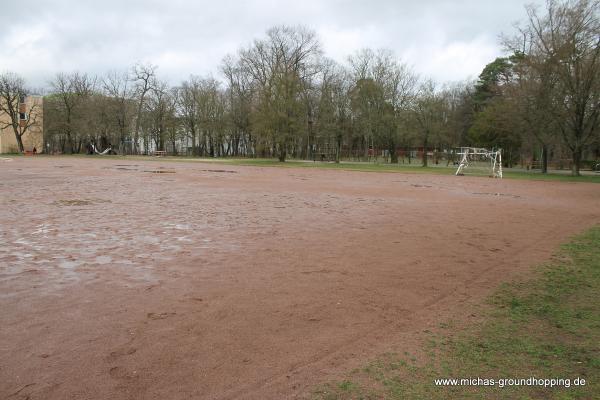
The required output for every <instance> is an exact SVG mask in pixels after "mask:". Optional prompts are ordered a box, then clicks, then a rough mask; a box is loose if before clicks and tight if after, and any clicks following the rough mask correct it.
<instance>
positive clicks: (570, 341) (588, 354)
mask: <svg viewBox="0 0 600 400" xmlns="http://www.w3.org/2000/svg"><path fill="white" fill-rule="evenodd" d="M485 310H486V311H485V317H484V318H483V319H482V321H481V322H479V323H477V324H473V325H471V326H463V327H457V325H455V324H453V323H452V322H444V323H441V324H440V328H441V332H442V333H441V334H440V333H438V334H430V335H429V337H428V340H427V344H425V345H424V348H423V349H422V350H423V354H424V355H421V356H420V357H419V358H418V360H417V358H415V357H411V355H410V354H402V355H399V354H386V355H383V356H381V357H379V358H378V359H376V360H374V361H372V362H371V363H369V364H368V365H366V366H365V367H364V368H361V369H356V370H354V371H352V372H350V373H349V374H348V376H347V377H346V378H345V379H344V380H343V381H342V382H340V383H326V384H323V385H321V386H319V387H317V388H316V389H315V390H314V392H313V394H312V397H313V399H314V400H338V399H445V400H446V399H561V400H562V399H597V398H600V226H599V227H595V228H593V229H591V230H590V231H588V232H587V233H585V234H583V235H581V236H578V237H577V238H575V239H573V241H571V242H570V243H569V244H566V245H564V246H563V247H562V248H561V250H560V253H559V254H558V255H557V257H555V258H554V261H553V262H552V263H550V264H547V265H543V266H540V267H539V269H538V270H537V271H536V272H535V277H534V278H533V279H531V280H528V281H520V282H513V283H509V284H504V285H502V286H501V287H500V288H499V289H498V291H497V292H496V293H495V294H494V295H493V296H492V297H491V298H490V299H489V304H488V305H487V306H486V307H485ZM529 377H535V378H568V379H570V385H571V386H570V387H554V388H550V387H543V386H539V385H538V386H508V385H505V386H504V387H503V388H500V387H499V386H500V384H499V382H497V383H496V385H495V386H482V385H481V386H444V387H442V386H436V385H435V383H434V380H435V379H439V378H475V379H476V378H482V379H485V378H488V379H490V378H493V379H496V380H499V379H503V378H504V379H506V378H529ZM576 378H583V379H585V382H586V384H585V385H584V386H582V385H580V386H576V385H575V384H574V381H575V379H576Z"/></svg>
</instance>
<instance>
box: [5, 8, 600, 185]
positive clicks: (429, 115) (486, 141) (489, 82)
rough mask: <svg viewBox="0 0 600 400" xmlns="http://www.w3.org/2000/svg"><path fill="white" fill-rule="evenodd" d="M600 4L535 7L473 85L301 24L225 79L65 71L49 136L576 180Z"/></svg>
mask: <svg viewBox="0 0 600 400" xmlns="http://www.w3.org/2000/svg"><path fill="white" fill-rule="evenodd" d="M599 9H600V3H599V0H567V1H555V0H549V1H548V2H547V3H546V7H545V8H544V9H543V10H539V9H537V8H535V7H533V6H527V7H526V15H527V20H526V23H524V24H523V25H522V26H520V27H518V28H517V29H516V31H515V33H514V34H513V35H512V36H507V37H504V38H503V44H504V46H505V48H506V50H507V54H508V56H506V57H501V58H497V59H496V60H493V61H492V62H490V63H489V64H488V65H487V66H486V67H485V68H484V69H483V71H482V72H481V74H480V76H479V79H478V80H476V81H473V82H469V81H467V82H459V83H446V84H439V83H437V82H434V81H433V80H430V79H423V78H421V77H419V76H418V75H417V73H416V72H415V71H414V70H413V69H412V68H411V67H409V66H408V65H407V64H406V63H404V62H402V60H399V59H398V58H396V57H395V56H394V54H393V53H392V52H391V51H389V50H385V49H379V50H372V49H364V50H361V51H358V52H356V53H355V54H353V55H351V56H349V57H348V62H347V63H346V64H344V65H342V64H339V63H337V62H335V61H333V60H331V59H329V58H327V57H326V56H325V55H324V53H323V49H322V46H321V44H320V42H319V39H318V37H317V36H316V34H315V32H313V31H311V30H310V29H307V28H305V27H302V26H297V27H289V26H278V27H273V28H271V29H269V30H268V31H267V32H266V35H265V36H264V37H262V38H260V39H256V40H254V41H253V42H252V43H251V44H250V45H248V46H246V47H244V48H242V49H240V50H239V51H238V52H237V53H235V54H231V55H228V56H227V57H225V59H224V60H223V61H222V63H221V66H220V71H219V75H220V76H221V78H222V79H215V78H213V77H211V76H205V77H201V76H193V75H192V76H190V78H189V79H187V80H185V81H183V82H181V84H179V85H176V86H170V85H168V84H167V83H166V82H165V81H163V80H161V79H160V76H159V74H158V69H157V67H156V66H154V65H151V64H136V65H134V66H133V67H132V68H131V69H130V70H128V71H124V72H114V71H113V72H109V73H106V74H105V75H103V76H93V75H90V74H86V73H79V72H74V73H59V74H58V75H56V76H55V77H54V79H52V81H51V83H50V91H49V94H47V95H46V96H45V98H44V119H43V120H44V132H45V141H46V143H47V144H48V145H49V148H50V149H52V150H54V151H60V152H63V153H82V152H85V151H89V147H90V144H91V143H94V144H95V146H96V147H97V148H99V149H106V148H111V149H113V151H114V152H116V153H119V154H148V153H150V152H152V151H155V150H163V151H168V152H170V153H172V154H187V155H193V156H205V157H206V156H209V157H228V156H231V157H237V156H243V157H277V158H278V159H279V160H280V161H282V162H283V161H285V160H286V159H287V158H288V157H293V158H303V159H327V160H331V161H336V162H339V161H340V159H341V158H350V159H358V160H364V159H369V158H371V157H377V156H379V157H381V156H383V157H385V158H386V159H387V160H388V161H389V162H392V163H397V162H399V157H400V158H401V159H402V160H403V162H404V160H405V159H408V162H411V158H412V157H413V156H415V155H416V154H418V155H419V156H420V157H421V162H422V163H423V165H427V163H428V162H429V161H430V160H433V162H436V163H438V162H440V160H441V159H442V157H444V158H445V159H446V162H447V163H449V162H451V161H455V159H454V157H455V155H454V153H453V152H451V151H449V150H450V149H454V148H457V147H460V146H477V147H494V148H502V149H503V152H504V160H505V163H506V165H507V166H511V165H514V164H516V163H518V162H523V159H524V158H527V157H529V158H531V157H534V158H536V159H538V160H539V164H540V167H541V169H542V171H543V172H546V171H547V168H548V163H549V160H557V161H559V162H560V161H561V160H565V159H568V160H569V164H570V165H571V167H572V172H573V174H575V175H578V174H579V170H580V168H581V166H582V163H583V162H584V161H585V160H584V158H585V157H587V158H589V159H595V158H598V156H599V146H600V144H599V143H600V141H599V137H600V134H599V129H598V124H599V118H598V115H599V106H600V74H599V72H600V70H599V68H600V42H599V41H600V23H599V15H598V12H599ZM11 93H12V95H11ZM14 93H26V89H25V85H24V82H23V80H22V79H21V78H19V77H18V76H17V75H15V74H13V73H5V74H2V75H1V76H0V98H2V99H4V101H3V102H1V103H2V104H11V103H12V102H14V101H15V100H14V98H15V96H14ZM11 96H12V97H11ZM4 108H6V107H4ZM3 111H4V112H7V113H8V112H10V110H5V109H2V108H0V112H3ZM15 134H17V132H15ZM21 150H22V149H21ZM415 150H418V151H415ZM428 155H429V156H428Z"/></svg>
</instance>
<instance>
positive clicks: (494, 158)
mask: <svg viewBox="0 0 600 400" xmlns="http://www.w3.org/2000/svg"><path fill="white" fill-rule="evenodd" d="M458 154H459V155H460V156H461V159H460V164H459V165H458V169H457V170H456V174H455V175H464V174H465V170H467V169H468V170H472V171H473V172H475V173H476V171H477V170H480V171H484V173H486V174H487V175H488V176H489V177H491V178H500V179H502V149H496V150H495V149H492V150H488V149H482V148H478V147H461V148H460V151H459V152H458Z"/></svg>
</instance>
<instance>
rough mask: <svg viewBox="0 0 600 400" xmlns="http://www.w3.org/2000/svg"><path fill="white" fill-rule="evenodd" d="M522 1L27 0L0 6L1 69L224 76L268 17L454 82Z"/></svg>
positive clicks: (36, 79) (41, 83)
mask: <svg viewBox="0 0 600 400" xmlns="http://www.w3.org/2000/svg"><path fill="white" fill-rule="evenodd" d="M525 1H526V0H503V1H498V0H463V1H461V0H457V1H442V0H414V1H404V0H396V1H393V0H365V1H341V0H321V1H318V0H304V1H272V0H271V1H269V0H248V1H239V2H236V1H230V0H214V1H193V0H187V1H180V0H168V1H167V0H160V1H159V0H134V1H127V0H99V1H86V0H78V1H75V0H54V1H50V0H49V1H40V0H28V1H27V2H16V3H15V2H13V3H14V4H12V6H2V7H1V10H2V12H1V13H0V26H2V30H1V33H0V71H2V72H3V71H7V70H8V71H13V72H18V73H20V74H21V75H22V76H23V77H25V78H26V79H27V81H28V83H29V85H30V86H34V87H45V86H48V84H47V83H48V81H49V80H50V79H51V78H52V77H53V76H54V74H56V72H58V71H64V72H71V71H81V72H90V73H96V74H102V73H104V72H106V71H108V70H125V69H127V68H129V67H130V66H131V65H132V64H134V63H135V62H151V63H153V64H156V65H158V67H159V69H158V73H159V76H160V77H161V78H163V79H166V80H167V81H169V82H170V83H171V84H177V83H179V82H180V81H181V80H182V79H185V78H187V77H188V76H189V75H190V74H195V75H205V74H211V73H212V74H213V75H214V76H215V77H217V78H220V75H219V71H218V67H219V64H220V62H221V60H222V58H223V57H224V56H225V55H226V54H228V53H234V52H235V51H236V50H237V49H238V48H240V47H241V46H246V45H248V44H249V43H250V42H251V41H252V39H254V38H258V37H262V36H263V35H264V32H265V31H266V30H267V29H268V28H269V27H271V26H274V25H281V24H288V25H298V24H302V25H305V26H307V27H309V28H311V29H314V30H315V31H316V32H317V33H318V35H319V37H320V41H321V43H322V45H323V49H324V51H325V54H326V55H327V56H329V57H331V58H333V59H335V60H336V61H339V62H345V61H346V58H347V56H348V55H349V54H351V53H353V52H354V51H356V50H358V49H360V48H363V47H371V48H380V47H386V48H389V49H392V50H393V51H394V52H395V54H396V55H397V56H398V57H399V58H401V59H402V60H403V61H404V62H406V63H408V64H409V65H412V66H413V67H414V69H415V70H416V72H417V73H419V74H420V75H421V76H424V77H431V78H434V79H436V80H438V81H440V82H444V81H457V80H464V79H467V78H474V77H477V75H479V73H480V72H481V69H482V68H483V67H484V66H485V65H486V64H487V63H488V62H490V61H491V60H493V59H494V58H495V57H497V56H500V55H502V54H503V51H502V47H501V45H500V43H499V35H500V33H502V32H505V33H510V32H512V31H513V24H514V23H515V22H518V21H520V20H522V19H523V18H524V16H525V10H524V7H523V6H524V3H525ZM5 2H6V3H8V0H0V3H5ZM534 3H538V4H539V3H540V1H537V2H536V1H534Z"/></svg>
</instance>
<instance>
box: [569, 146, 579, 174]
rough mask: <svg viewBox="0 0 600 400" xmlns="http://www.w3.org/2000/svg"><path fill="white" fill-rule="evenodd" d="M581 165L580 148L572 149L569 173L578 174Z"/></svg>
mask: <svg viewBox="0 0 600 400" xmlns="http://www.w3.org/2000/svg"><path fill="white" fill-rule="evenodd" d="M580 166H581V149H579V148H578V149H575V150H573V166H572V167H571V171H572V172H571V174H572V175H573V176H580V173H579V168H580Z"/></svg>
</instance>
